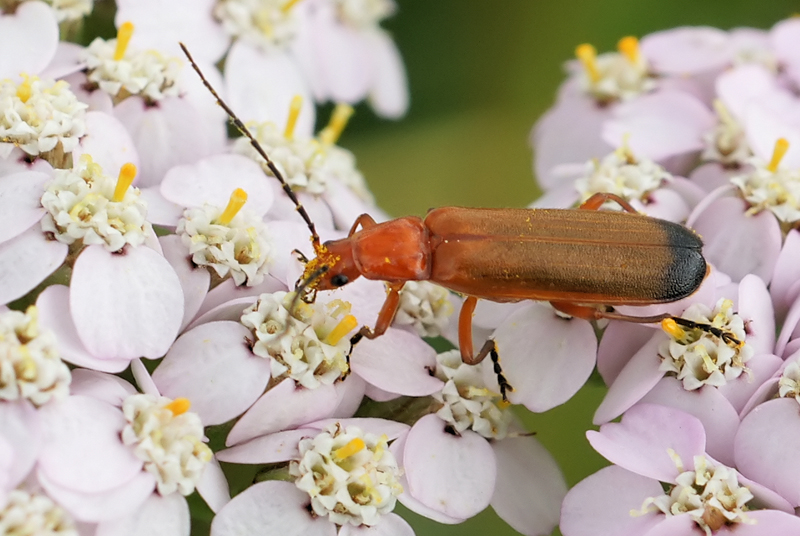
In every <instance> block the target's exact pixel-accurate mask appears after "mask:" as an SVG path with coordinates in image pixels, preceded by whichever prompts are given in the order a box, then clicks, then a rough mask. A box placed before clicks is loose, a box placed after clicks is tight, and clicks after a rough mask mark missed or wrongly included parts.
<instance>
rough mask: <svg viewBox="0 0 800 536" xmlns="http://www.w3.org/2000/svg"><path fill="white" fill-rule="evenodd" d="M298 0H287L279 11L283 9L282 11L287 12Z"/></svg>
mask: <svg viewBox="0 0 800 536" xmlns="http://www.w3.org/2000/svg"><path fill="white" fill-rule="evenodd" d="M299 1H300V0H289V1H288V2H286V3H285V4H283V6H282V7H281V11H283V12H284V13H288V12H289V10H290V9H292V8H293V7H294V6H295V4H297V3H298V2H299Z"/></svg>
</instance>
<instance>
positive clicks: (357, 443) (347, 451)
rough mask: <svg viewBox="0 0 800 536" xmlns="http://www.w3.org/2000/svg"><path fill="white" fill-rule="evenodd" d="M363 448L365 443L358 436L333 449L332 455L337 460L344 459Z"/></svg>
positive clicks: (365, 446)
mask: <svg viewBox="0 0 800 536" xmlns="http://www.w3.org/2000/svg"><path fill="white" fill-rule="evenodd" d="M365 448H367V445H366V444H365V443H364V440H363V439H361V438H360V437H356V438H355V439H352V440H351V441H350V442H349V443H348V444H347V445H345V446H343V447H340V448H338V449H336V450H334V451H333V455H334V456H335V457H336V459H338V460H346V459H347V458H349V457H350V456H353V455H354V454H358V453H359V452H361V451H362V450H364V449H365Z"/></svg>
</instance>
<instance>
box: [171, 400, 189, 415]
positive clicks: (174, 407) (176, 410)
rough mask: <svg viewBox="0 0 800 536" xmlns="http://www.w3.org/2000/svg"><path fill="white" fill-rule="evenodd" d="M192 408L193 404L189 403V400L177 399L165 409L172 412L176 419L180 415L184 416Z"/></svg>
mask: <svg viewBox="0 0 800 536" xmlns="http://www.w3.org/2000/svg"><path fill="white" fill-rule="evenodd" d="M191 407H192V403H191V402H189V399H188V398H176V399H175V400H173V401H172V402H170V403H169V404H167V405H166V406H164V408H165V409H168V410H170V411H171V412H172V414H173V415H174V416H176V417H177V416H178V415H183V414H184V413H186V412H187V411H189V408H191Z"/></svg>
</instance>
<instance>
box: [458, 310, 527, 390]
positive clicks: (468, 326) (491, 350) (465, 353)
mask: <svg viewBox="0 0 800 536" xmlns="http://www.w3.org/2000/svg"><path fill="white" fill-rule="evenodd" d="M477 305H478V298H476V297H475V296H467V299H466V300H464V305H462V306H461V314H460V315H459V316H458V346H459V347H460V348H461V361H463V362H464V363H466V364H467V365H477V364H478V363H480V362H481V361H483V360H484V359H486V356H487V355H490V356H491V358H492V368H493V369H494V373H495V374H496V375H497V383H498V385H499V386H500V394H501V395H502V396H503V401H504V402H507V401H508V396H507V393H508V392H509V391H513V390H514V388H513V387H511V384H509V383H508V380H507V379H506V377H505V376H504V375H503V369H502V367H501V366H500V356H499V355H498V354H497V344H495V342H494V340H493V339H488V340H487V341H486V342H485V343H483V347H482V348H481V351H480V352H478V353H477V355H472V353H473V351H474V348H473V345H472V314H473V313H474V312H475V306H477Z"/></svg>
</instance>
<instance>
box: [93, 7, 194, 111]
mask: <svg viewBox="0 0 800 536" xmlns="http://www.w3.org/2000/svg"><path fill="white" fill-rule="evenodd" d="M132 35H133V24H131V23H130V22H126V23H124V24H122V25H121V26H120V28H119V32H118V33H117V38H116V39H110V40H105V39H102V38H100V37H98V38H96V39H95V40H94V41H92V43H91V44H90V45H89V46H88V47H87V48H86V49H85V50H84V51H83V52H82V55H81V56H82V59H83V60H84V61H85V62H86V66H87V68H88V72H87V75H86V76H87V79H88V81H89V83H90V84H92V85H94V86H96V87H99V88H100V89H102V90H103V91H105V92H106V93H108V94H109V95H111V96H112V98H113V99H114V102H115V103H119V102H121V101H122V100H124V99H125V98H127V97H128V96H131V95H141V96H142V97H144V98H145V99H146V100H147V101H148V102H149V103H151V104H153V103H156V102H158V101H159V100H161V99H163V98H164V97H172V96H177V95H178V94H179V89H178V86H177V84H176V80H177V78H178V76H179V75H180V70H181V67H182V61H181V60H180V59H179V58H176V57H170V56H165V55H163V54H161V53H160V52H158V51H156V50H131V48H130V47H128V43H129V42H130V39H131V36H132Z"/></svg>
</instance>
